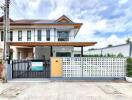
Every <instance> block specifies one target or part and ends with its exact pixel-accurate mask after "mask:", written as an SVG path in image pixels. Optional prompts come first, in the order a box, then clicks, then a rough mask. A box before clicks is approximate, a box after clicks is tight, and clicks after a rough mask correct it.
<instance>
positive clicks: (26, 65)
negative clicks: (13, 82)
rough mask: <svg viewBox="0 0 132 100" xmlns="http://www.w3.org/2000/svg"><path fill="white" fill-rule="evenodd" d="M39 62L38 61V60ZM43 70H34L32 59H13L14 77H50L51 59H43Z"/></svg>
mask: <svg viewBox="0 0 132 100" xmlns="http://www.w3.org/2000/svg"><path fill="white" fill-rule="evenodd" d="M36 63H37V62H36ZM42 68H43V70H39V71H38V70H37V71H35V70H32V60H14V61H12V78H49V77H50V61H43V67H42Z"/></svg>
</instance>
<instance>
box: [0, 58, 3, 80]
mask: <svg viewBox="0 0 132 100" xmlns="http://www.w3.org/2000/svg"><path fill="white" fill-rule="evenodd" d="M2 71H3V63H2V59H0V78H2Z"/></svg>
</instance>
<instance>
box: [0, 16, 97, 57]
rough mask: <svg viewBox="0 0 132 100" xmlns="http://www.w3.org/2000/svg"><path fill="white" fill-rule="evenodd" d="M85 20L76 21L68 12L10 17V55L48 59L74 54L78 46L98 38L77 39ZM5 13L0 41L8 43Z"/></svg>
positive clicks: (0, 27) (0, 20)
mask: <svg viewBox="0 0 132 100" xmlns="http://www.w3.org/2000/svg"><path fill="white" fill-rule="evenodd" d="M81 26H82V23H75V22H73V21H72V20H70V19H69V18H68V17H66V16H65V15H63V16H61V17H60V18H58V19H57V20H26V19H24V20H13V19H10V33H9V34H8V43H9V45H10V58H12V59H27V58H28V59H44V58H45V59H46V60H49V59H50V57H73V56H74V47H81V48H82V49H81V50H82V51H81V55H83V46H92V45H94V44H96V43H95V42H74V41H73V40H74V38H75V37H76V35H77V33H78V31H79V29H80V27H81ZM2 28H3V17H1V18H0V42H1V44H4V43H3V41H4V38H3V36H4V33H3V30H2Z"/></svg>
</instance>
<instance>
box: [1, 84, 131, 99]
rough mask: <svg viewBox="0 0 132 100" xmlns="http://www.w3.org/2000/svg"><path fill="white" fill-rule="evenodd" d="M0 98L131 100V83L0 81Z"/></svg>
mask: <svg viewBox="0 0 132 100" xmlns="http://www.w3.org/2000/svg"><path fill="white" fill-rule="evenodd" d="M0 100H132V84H131V83H119V82H117V83H115V82H30V83H22V82H10V83H7V84H2V83H0Z"/></svg>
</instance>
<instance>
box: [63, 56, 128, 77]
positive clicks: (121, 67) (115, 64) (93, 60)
mask: <svg viewBox="0 0 132 100" xmlns="http://www.w3.org/2000/svg"><path fill="white" fill-rule="evenodd" d="M126 59H127V58H110V57H63V77H117V78H118V77H125V75H126V67H125V65H126Z"/></svg>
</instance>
